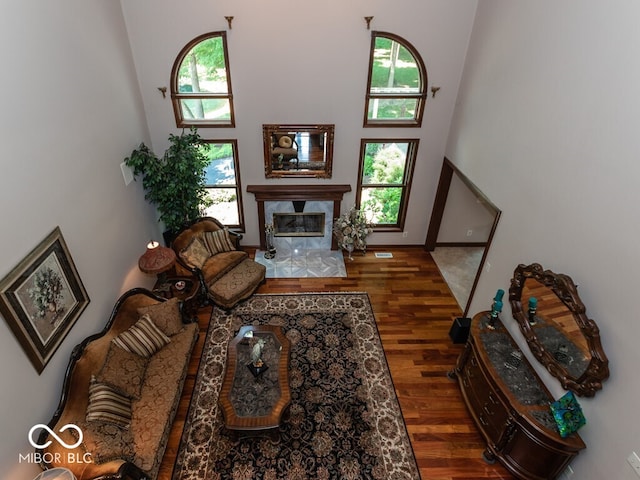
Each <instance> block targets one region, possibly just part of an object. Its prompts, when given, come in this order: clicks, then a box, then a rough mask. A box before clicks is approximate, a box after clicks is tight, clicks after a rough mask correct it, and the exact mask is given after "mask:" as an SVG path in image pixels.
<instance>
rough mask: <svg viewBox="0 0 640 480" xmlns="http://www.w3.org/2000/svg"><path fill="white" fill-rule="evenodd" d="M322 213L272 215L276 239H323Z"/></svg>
mask: <svg viewBox="0 0 640 480" xmlns="http://www.w3.org/2000/svg"><path fill="white" fill-rule="evenodd" d="M324 218H325V216H324V212H291V213H274V214H273V229H274V236H276V237H323V236H324Z"/></svg>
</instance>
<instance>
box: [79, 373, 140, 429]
mask: <svg viewBox="0 0 640 480" xmlns="http://www.w3.org/2000/svg"><path fill="white" fill-rule="evenodd" d="M86 419H87V422H106V423H113V424H114V425H118V426H120V427H125V428H128V427H129V425H130V424H131V399H130V398H129V397H127V396H125V395H122V394H121V393H118V392H116V391H115V390H114V389H113V388H111V387H110V386H109V385H107V384H104V383H100V382H98V381H96V379H95V377H92V378H91V383H90V384H89V405H88V406H87V416H86Z"/></svg>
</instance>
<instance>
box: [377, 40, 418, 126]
mask: <svg viewBox="0 0 640 480" xmlns="http://www.w3.org/2000/svg"><path fill="white" fill-rule="evenodd" d="M426 98H427V70H426V69H425V67H424V63H423V61H422V59H421V58H420V54H418V52H417V51H416V49H415V48H413V46H412V45H411V44H410V43H409V42H407V41H406V40H404V39H402V38H400V37H399V36H397V35H394V34H392V33H385V32H373V33H372V37H371V56H370V60H369V80H368V82H367V97H366V105H365V116H364V126H365V127H383V126H384V127H389V126H400V127H419V126H420V125H422V115H423V112H424V104H425V101H426Z"/></svg>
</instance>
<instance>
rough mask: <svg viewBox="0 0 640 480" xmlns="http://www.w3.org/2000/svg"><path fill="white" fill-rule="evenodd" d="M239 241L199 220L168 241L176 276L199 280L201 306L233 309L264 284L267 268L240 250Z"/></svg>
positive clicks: (212, 220) (212, 222)
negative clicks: (211, 305)
mask: <svg viewBox="0 0 640 480" xmlns="http://www.w3.org/2000/svg"><path fill="white" fill-rule="evenodd" d="M240 238H242V236H241V235H240V234H238V233H236V232H233V231H230V230H228V229H226V228H225V227H224V226H223V225H222V224H221V223H220V222H219V221H218V220H217V219H215V218H212V217H201V218H198V219H197V220H196V221H194V222H193V223H191V224H190V225H188V226H186V227H185V228H183V229H182V230H180V231H179V232H178V233H177V235H176V237H175V238H174V239H173V241H172V242H171V247H172V248H173V250H174V251H175V253H176V259H177V260H176V266H175V269H176V273H177V274H178V275H179V276H195V277H196V278H198V280H199V282H200V285H201V295H200V296H201V301H202V302H203V303H206V302H213V303H214V304H216V305H218V306H220V307H222V308H225V309H229V308H232V307H233V306H235V305H236V304H237V303H238V302H240V301H242V300H245V299H247V298H249V297H250V296H251V295H252V294H253V292H255V291H256V289H257V288H258V287H259V286H260V284H261V283H262V282H263V281H264V278H265V273H266V267H265V266H264V265H261V264H259V263H257V262H255V261H254V260H252V259H250V258H249V255H248V254H247V252H244V251H242V250H240Z"/></svg>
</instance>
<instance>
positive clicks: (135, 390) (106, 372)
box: [96, 342, 149, 398]
mask: <svg viewBox="0 0 640 480" xmlns="http://www.w3.org/2000/svg"><path fill="white" fill-rule="evenodd" d="M148 362H149V359H147V358H144V357H141V356H140V355H136V354H135V353H131V352H127V351H126V350H124V349H123V348H120V347H119V346H117V345H116V344H114V343H113V342H110V344H109V351H108V352H107V357H106V359H105V361H104V365H102V368H101V369H100V372H99V373H98V375H97V377H96V378H97V380H98V382H100V383H106V384H108V385H109V386H110V387H112V388H114V389H115V390H116V391H118V392H119V393H123V394H125V395H127V396H129V397H132V398H138V397H140V391H141V390H142V381H143V380H144V372H145V370H146V369H147V363H148Z"/></svg>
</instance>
